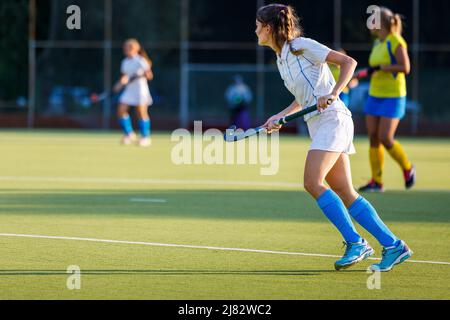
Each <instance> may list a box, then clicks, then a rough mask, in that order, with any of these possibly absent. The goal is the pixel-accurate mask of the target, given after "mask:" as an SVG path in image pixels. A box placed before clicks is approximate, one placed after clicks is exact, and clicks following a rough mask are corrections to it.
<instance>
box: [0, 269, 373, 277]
mask: <svg viewBox="0 0 450 320" xmlns="http://www.w3.org/2000/svg"><path fill="white" fill-rule="evenodd" d="M366 272H367V271H366V270H344V271H339V272H337V271H334V270H173V269H170V270H163V269H162V270H161V269H160V270H81V275H100V276H110V275H158V276H159V275H166V276H182V275H219V276H226V275H247V276H317V275H320V274H322V273H366ZM70 274H71V273H67V272H66V271H64V270H0V277H2V276H55V275H64V276H68V275H70Z"/></svg>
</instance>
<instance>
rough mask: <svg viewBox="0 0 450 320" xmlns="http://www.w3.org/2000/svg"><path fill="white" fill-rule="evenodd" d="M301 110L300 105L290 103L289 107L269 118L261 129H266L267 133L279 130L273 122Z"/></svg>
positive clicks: (295, 102)
mask: <svg viewBox="0 0 450 320" xmlns="http://www.w3.org/2000/svg"><path fill="white" fill-rule="evenodd" d="M301 109H302V107H301V106H300V104H299V103H298V102H297V101H294V102H292V103H291V104H290V105H289V107H287V108H286V109H284V110H282V111H280V112H279V113H277V114H276V115H274V116H272V117H270V118H269V119H268V120H267V121H266V123H264V124H263V125H262V127H264V128H267V132H268V133H271V132H272V131H274V130H280V129H281V126H279V125H276V124H275V121H276V120H279V119H281V118H283V117H286V116H288V115H291V114H293V113H296V112H298V111H300V110H301Z"/></svg>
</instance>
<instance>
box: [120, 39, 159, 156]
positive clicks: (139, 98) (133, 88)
mask: <svg viewBox="0 0 450 320" xmlns="http://www.w3.org/2000/svg"><path fill="white" fill-rule="evenodd" d="M123 52H124V55H125V59H124V60H123V61H122V65H121V76H120V79H119V81H118V82H117V84H116V85H115V87H114V91H116V92H120V91H121V90H122V89H124V88H125V89H124V91H123V93H122V95H121V96H120V98H119V106H118V110H117V115H118V117H119V123H120V126H121V128H122V131H123V133H124V136H123V139H122V143H123V144H125V145H129V144H131V143H132V142H133V141H134V140H135V139H136V134H135V133H134V130H133V125H132V121H131V117H130V114H129V109H130V106H132V107H135V108H136V113H137V116H138V123H139V132H140V135H141V139H140V140H139V145H140V146H141V147H147V146H149V145H150V144H151V140H150V117H149V115H148V107H149V106H151V105H152V104H153V100H152V96H151V95H150V90H149V88H148V83H147V80H153V72H152V62H151V60H150V58H149V57H148V55H147V53H146V52H145V50H144V49H143V48H142V46H141V45H140V43H139V42H138V41H137V40H136V39H129V40H127V41H126V42H125V44H124V46H123Z"/></svg>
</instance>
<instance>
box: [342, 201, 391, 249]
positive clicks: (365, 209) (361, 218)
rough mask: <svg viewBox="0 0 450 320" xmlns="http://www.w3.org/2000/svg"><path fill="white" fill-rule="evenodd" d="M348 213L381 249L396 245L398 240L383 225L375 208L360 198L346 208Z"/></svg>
mask: <svg viewBox="0 0 450 320" xmlns="http://www.w3.org/2000/svg"><path fill="white" fill-rule="evenodd" d="M348 211H349V213H350V215H351V216H352V217H353V219H355V220H356V221H357V222H358V223H359V224H360V225H361V226H362V227H363V228H364V229H366V230H367V231H369V232H370V233H371V234H372V235H373V236H374V237H375V238H376V239H377V240H378V242H380V243H381V245H382V246H383V247H391V246H394V245H396V244H397V243H398V238H397V237H396V236H395V235H394V234H393V233H392V232H391V230H389V228H388V227H387V226H386V225H385V224H384V223H383V221H382V220H381V219H380V217H379V216H378V214H377V211H376V210H375V208H374V207H373V206H372V205H371V204H370V203H369V201H367V200H366V199H364V198H363V197H362V196H360V197H359V198H358V199H357V200H356V201H355V202H354V203H353V204H352V205H351V206H350V208H348Z"/></svg>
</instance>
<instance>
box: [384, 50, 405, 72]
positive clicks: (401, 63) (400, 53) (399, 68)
mask: <svg viewBox="0 0 450 320" xmlns="http://www.w3.org/2000/svg"><path fill="white" fill-rule="evenodd" d="M395 59H396V60H397V64H393V65H386V66H381V70H382V71H386V72H392V73H398V72H403V73H405V74H409V73H410V72H411V62H410V60H409V56H408V50H406V48H405V47H403V46H398V48H397V50H395Z"/></svg>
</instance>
